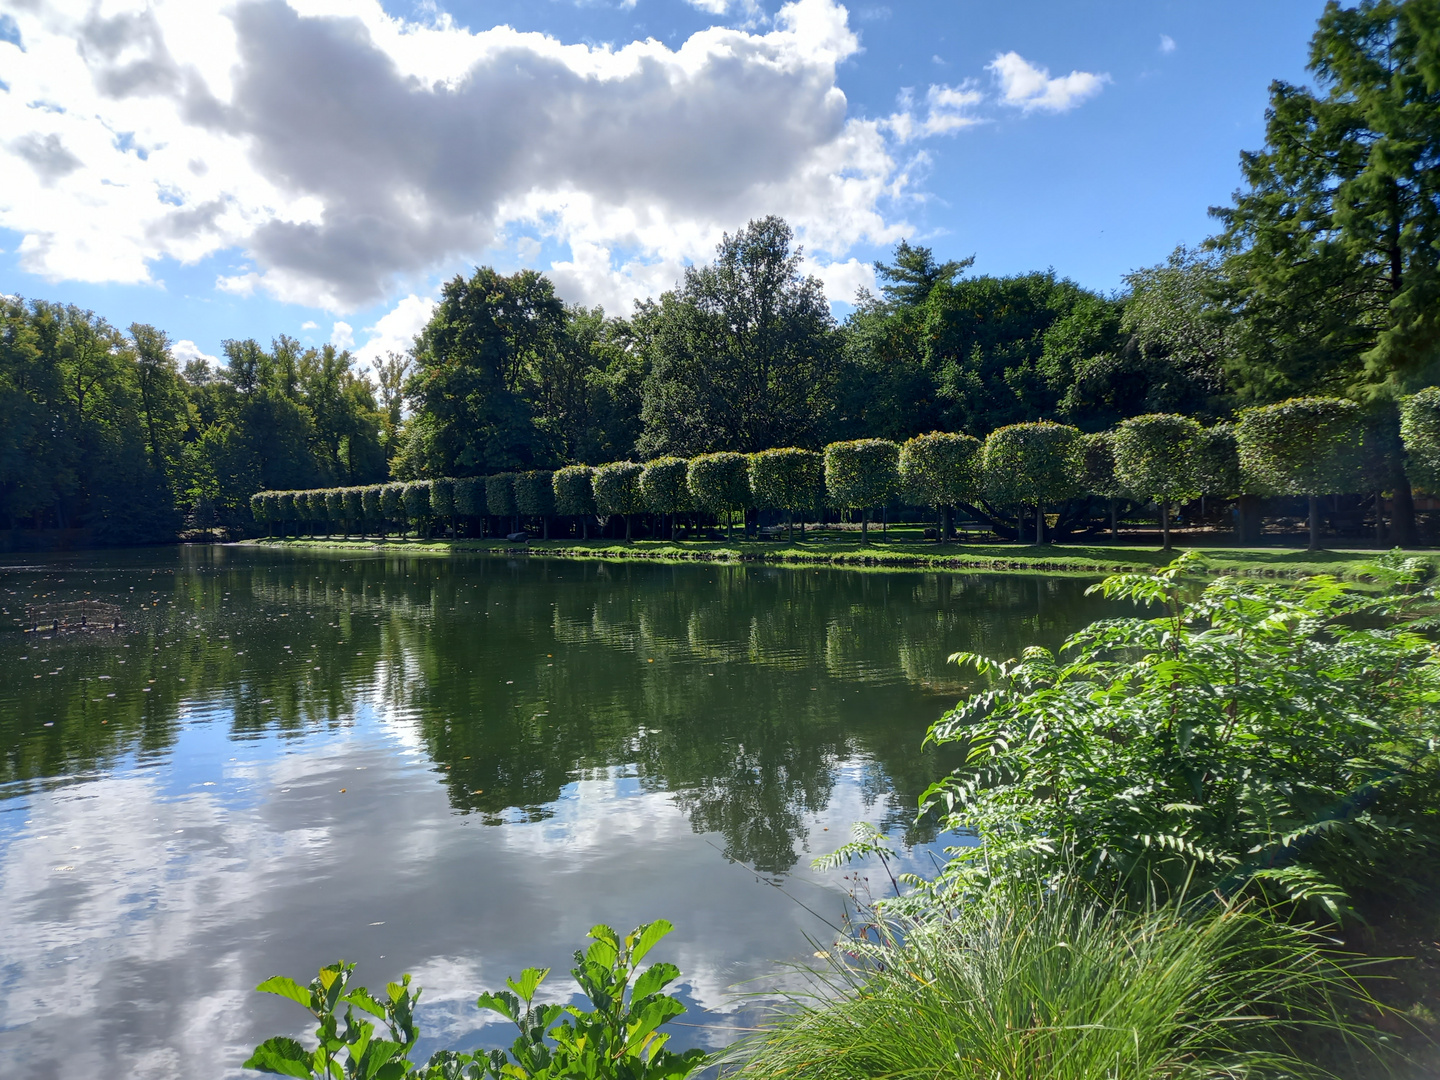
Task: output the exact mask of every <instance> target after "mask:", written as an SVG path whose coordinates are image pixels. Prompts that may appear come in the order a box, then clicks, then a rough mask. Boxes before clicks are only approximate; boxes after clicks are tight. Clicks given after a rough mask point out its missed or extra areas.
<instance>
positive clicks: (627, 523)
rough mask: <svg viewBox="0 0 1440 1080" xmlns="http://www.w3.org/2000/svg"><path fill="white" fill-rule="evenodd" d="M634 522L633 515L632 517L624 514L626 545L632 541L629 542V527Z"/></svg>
mask: <svg viewBox="0 0 1440 1080" xmlns="http://www.w3.org/2000/svg"><path fill="white" fill-rule="evenodd" d="M634 520H635V515H634V514H626V515H625V542H626V543H627V544H629V543H632V541H631V539H630V535H631V529H630V526H631V525H632V523H633V522H634Z"/></svg>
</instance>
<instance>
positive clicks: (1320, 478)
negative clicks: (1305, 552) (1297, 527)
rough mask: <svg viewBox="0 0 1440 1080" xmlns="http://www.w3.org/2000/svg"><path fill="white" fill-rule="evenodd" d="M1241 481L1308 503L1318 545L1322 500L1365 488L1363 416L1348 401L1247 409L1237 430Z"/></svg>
mask: <svg viewBox="0 0 1440 1080" xmlns="http://www.w3.org/2000/svg"><path fill="white" fill-rule="evenodd" d="M1235 440H1236V444H1237V449H1238V452H1239V455H1240V473H1241V479H1242V481H1243V483H1244V484H1245V485H1246V486H1247V487H1250V488H1252V489H1253V490H1255V491H1257V492H1261V493H1265V494H1271V495H1306V496H1308V497H1309V499H1310V548H1311V550H1312V551H1313V550H1315V549H1316V548H1318V547H1319V546H1320V499H1319V497H1320V496H1321V495H1332V494H1338V493H1343V492H1351V491H1355V490H1357V489H1358V488H1360V487H1361V485H1362V483H1363V479H1362V476H1361V470H1362V466H1363V461H1364V449H1365V415H1364V412H1363V410H1362V409H1361V408H1360V406H1359V405H1357V404H1355V402H1353V401H1347V400H1346V399H1344V398H1321V397H1311V398H1291V399H1290V400H1289V401H1282V402H1280V403H1279V404H1278V405H1263V406H1260V407H1259V408H1254V409H1245V410H1243V411H1242V412H1241V413H1240V423H1239V425H1238V427H1237V428H1236V430H1235Z"/></svg>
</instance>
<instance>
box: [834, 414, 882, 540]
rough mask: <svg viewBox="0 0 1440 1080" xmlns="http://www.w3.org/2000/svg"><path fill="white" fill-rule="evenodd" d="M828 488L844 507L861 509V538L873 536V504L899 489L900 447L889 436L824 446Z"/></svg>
mask: <svg viewBox="0 0 1440 1080" xmlns="http://www.w3.org/2000/svg"><path fill="white" fill-rule="evenodd" d="M825 491H826V493H827V494H828V495H829V496H830V503H831V505H833V506H836V507H838V508H840V509H842V510H859V511H860V542H861V543H862V544H863V543H865V542H866V541H867V540H868V539H869V536H870V508H871V507H873V506H884V505H885V504H886V503H888V502H889V501H890V500H891V499H893V498H895V496H896V495H898V494H899V493H900V447H898V446H896V445H895V444H894V443H893V442H891V441H890V440H889V439H855V440H852V441H850V442H835V443H831V444H830V445H829V446H827V447H825Z"/></svg>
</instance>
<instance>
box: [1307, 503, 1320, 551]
mask: <svg viewBox="0 0 1440 1080" xmlns="http://www.w3.org/2000/svg"><path fill="white" fill-rule="evenodd" d="M1309 550H1311V551H1319V550H1320V496H1318V495H1311V496H1310V548H1309Z"/></svg>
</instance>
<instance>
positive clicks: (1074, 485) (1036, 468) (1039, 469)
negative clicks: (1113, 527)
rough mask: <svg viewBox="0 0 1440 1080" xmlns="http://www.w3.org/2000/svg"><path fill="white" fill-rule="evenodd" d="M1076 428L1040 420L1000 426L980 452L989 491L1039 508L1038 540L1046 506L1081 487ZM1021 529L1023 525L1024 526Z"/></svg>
mask: <svg viewBox="0 0 1440 1080" xmlns="http://www.w3.org/2000/svg"><path fill="white" fill-rule="evenodd" d="M1079 439H1080V432H1079V430H1078V429H1077V428H1073V427H1070V426H1069V425H1068V424H1053V423H1050V422H1049V421H1039V422H1036V423H1031V424H1011V425H1009V426H1008V427H1002V428H996V429H995V430H994V431H992V432H991V433H990V434H989V435H987V436H986V437H985V447H984V450H983V451H982V452H981V456H980V467H981V476H982V480H983V484H984V488H985V497H986V498H987V499H988V500H989V501H990V502H993V503H995V504H996V505H998V506H1005V507H1010V508H1011V509H1014V510H1015V511H1017V513H1018V514H1019V515H1020V517H1021V520H1022V522H1023V519H1024V515H1023V512H1024V510H1026V509H1029V508H1034V510H1035V542H1036V543H1037V544H1040V543H1044V542H1045V507H1046V506H1047V505H1049V504H1050V503H1056V502H1062V501H1064V500H1065V499H1070V498H1074V497H1075V496H1076V495H1080V494H1082V493H1083V488H1082V486H1081V484H1080V477H1079V475H1078V474H1077V472H1076V469H1075V444H1076V443H1077V442H1078V441H1079ZM1021 531H1022V532H1023V528H1022V530H1021Z"/></svg>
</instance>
